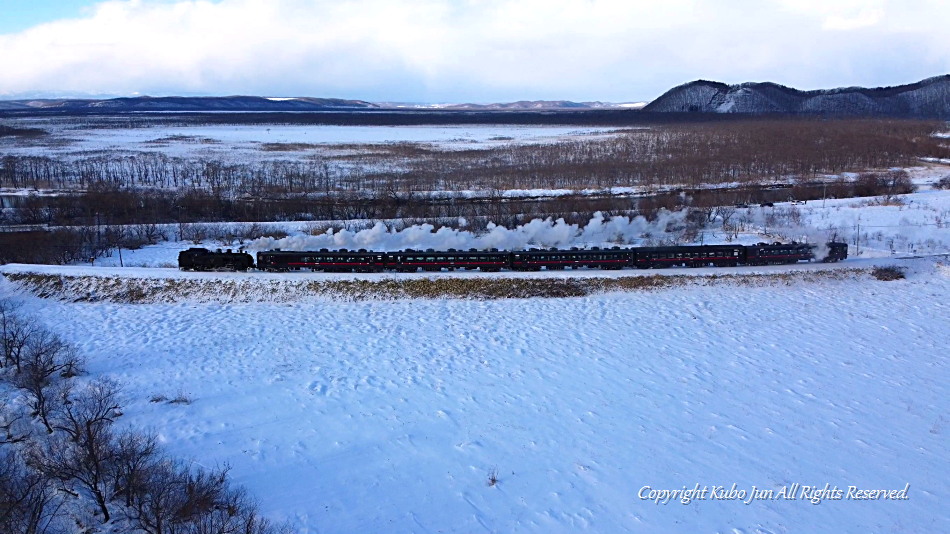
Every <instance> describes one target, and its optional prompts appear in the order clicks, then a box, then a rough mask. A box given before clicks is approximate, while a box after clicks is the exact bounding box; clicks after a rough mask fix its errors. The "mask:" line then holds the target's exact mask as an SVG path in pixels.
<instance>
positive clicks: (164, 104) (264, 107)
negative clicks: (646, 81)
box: [0, 75, 950, 120]
mask: <svg viewBox="0 0 950 534" xmlns="http://www.w3.org/2000/svg"><path fill="white" fill-rule="evenodd" d="M641 109H642V111H644V112H654V113H740V114H790V115H819V116H869V117H906V118H938V119H948V120H950V75H944V76H937V77H934V78H928V79H926V80H923V81H920V82H917V83H912V84H908V85H899V86H895V87H879V88H873V89H868V88H863V87H846V88H840V89H825V90H817V91H800V90H798V89H793V88H791V87H785V86H783V85H779V84H776V83H771V82H762V83H742V84H738V85H727V84H724V83H720V82H712V81H707V80H697V81H694V82H690V83H687V84H683V85H680V86H678V87H674V88H673V89H670V90H669V91H667V92H666V93H664V94H663V95H661V96H660V97H659V98H657V99H656V100H654V101H653V102H650V103H649V104H644V103H642V102H631V103H620V104H615V103H608V102H571V101H569V100H532V101H518V102H507V103H495V104H405V103H392V102H377V103H373V102H366V101H363V100H344V99H339V98H308V97H301V98H266V97H259V96H224V97H180V96H170V97H149V96H142V97H129V98H107V99H96V98H79V99H69V98H63V99H25V100H0V111H23V112H27V113H29V112H31V111H39V112H42V111H60V112H66V113H69V112H76V113H90V112H93V113H95V112H100V113H101V112H106V113H108V112H130V111H165V112H175V111H205V112H215V111H231V112H235V111H255V112H267V111H369V110H418V111H427V110H428V111H441V110H448V111H452V110H458V111H525V112H527V111H544V110H552V111H573V110H577V111H583V110H608V111H609V110H641Z"/></svg>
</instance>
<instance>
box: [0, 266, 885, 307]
mask: <svg viewBox="0 0 950 534" xmlns="http://www.w3.org/2000/svg"><path fill="white" fill-rule="evenodd" d="M868 273H869V270H867V269H829V270H803V271H787V272H782V273H775V274H712V275H706V276H693V275H685V274H684V275H660V274H654V275H641V276H620V277H611V278H601V277H584V276H577V277H541V278H518V277H504V276H480V277H431V278H416V277H413V278H398V277H391V276H380V277H379V278H374V279H355V280H350V279H331V280H314V279H313V278H292V277H288V278H284V279H273V278H261V277H256V276H254V275H248V277H246V278H237V279H235V278H218V277H208V278H165V279H163V278H134V277H118V276H69V275H61V274H40V273H6V274H4V276H6V277H7V278H8V279H9V280H10V281H12V282H14V283H16V284H18V285H20V286H22V287H23V288H25V289H26V290H28V291H30V292H32V293H33V294H35V295H37V296H39V297H42V298H48V299H56V300H64V301H69V302H113V303H123V304H146V303H167V302H182V301H188V300H194V301H207V302H292V301H298V300H304V299H308V298H322V299H330V300H342V301H366V300H404V299H443V298H449V299H472V300H497V299H510V298H565V297H586V296H591V295H596V294H602V293H613V292H630V291H656V290H663V289H670V288H675V287H683V286H687V285H701V286H713V285H733V286H749V287H762V286H788V285H793V284H810V283H817V282H821V281H828V280H851V279H855V278H858V277H861V276H867V275H868Z"/></svg>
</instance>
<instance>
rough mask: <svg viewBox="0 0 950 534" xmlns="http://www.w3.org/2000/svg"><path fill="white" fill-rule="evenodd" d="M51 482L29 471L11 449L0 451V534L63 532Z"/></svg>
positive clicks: (61, 511)
mask: <svg viewBox="0 0 950 534" xmlns="http://www.w3.org/2000/svg"><path fill="white" fill-rule="evenodd" d="M63 515H64V514H63V509H62V500H61V499H60V498H59V496H58V495H57V493H56V487H55V485H54V484H53V480H51V479H50V478H49V477H47V476H45V475H43V474H42V473H40V472H37V471H35V470H33V469H31V468H30V467H29V466H27V465H26V463H25V462H24V461H23V459H22V458H21V457H20V455H19V454H17V453H16V452H15V451H13V450H0V532H4V533H9V534H21V533H22V534H55V533H60V532H66V529H65V525H64V524H63V522H62V519H63Z"/></svg>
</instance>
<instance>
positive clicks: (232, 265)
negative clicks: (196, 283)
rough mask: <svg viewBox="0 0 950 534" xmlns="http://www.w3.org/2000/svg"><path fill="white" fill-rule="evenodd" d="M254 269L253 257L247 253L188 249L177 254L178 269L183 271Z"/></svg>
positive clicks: (229, 250) (228, 250)
mask: <svg viewBox="0 0 950 534" xmlns="http://www.w3.org/2000/svg"><path fill="white" fill-rule="evenodd" d="M253 267H254V257H253V256H251V255H250V254H248V253H247V252H231V249H227V250H226V251H224V252H222V251H221V249H217V250H215V251H213V252H212V251H210V250H208V249H206V248H190V249H188V250H183V251H181V252H179V253H178V268H179V269H181V270H183V271H246V270H248V269H251V268H253Z"/></svg>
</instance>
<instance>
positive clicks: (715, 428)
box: [0, 260, 950, 533]
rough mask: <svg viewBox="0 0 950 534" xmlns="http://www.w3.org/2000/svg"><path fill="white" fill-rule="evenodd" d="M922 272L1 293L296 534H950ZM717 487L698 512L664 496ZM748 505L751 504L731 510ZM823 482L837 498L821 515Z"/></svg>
mask: <svg viewBox="0 0 950 534" xmlns="http://www.w3.org/2000/svg"><path fill="white" fill-rule="evenodd" d="M907 265H908V267H909V270H908V278H907V279H906V280H900V281H894V282H881V281H877V280H874V279H872V278H869V277H860V278H857V279H845V280H841V279H831V280H817V281H814V282H813V283H807V284H806V283H791V284H789V285H786V284H766V285H764V286H760V285H755V284H735V283H722V284H710V285H702V284H687V285H682V286H676V287H669V288H663V289H660V290H656V291H649V292H626V293H620V292H611V293H604V294H596V295H591V296H587V297H583V298H550V299H503V300H467V299H407V300H396V301H339V300H328V299H318V300H299V301H295V302H291V303H274V302H254V303H221V302H199V301H196V300H185V301H183V302H178V303H159V304H136V305H129V304H113V303H105V302H96V303H90V302H80V303H76V302H67V301H64V300H57V299H41V298H37V297H35V296H32V295H30V294H29V293H25V292H23V291H21V290H19V289H18V286H17V285H15V284H14V283H12V282H10V281H9V280H0V296H6V297H11V298H16V299H18V300H22V301H23V304H24V306H23V310H24V312H28V313H31V314H32V315H34V316H35V317H36V318H37V319H38V320H39V321H40V323H41V324H42V325H44V326H46V327H48V328H50V329H52V330H54V331H56V332H58V333H59V334H61V335H63V336H64V337H66V338H67V339H69V340H70V341H72V342H74V343H75V344H76V345H77V346H78V347H79V349H80V350H81V352H82V353H83V354H84V355H85V356H86V357H87V358H88V360H89V371H90V375H91V376H90V377H87V378H95V377H100V376H109V377H112V378H114V379H117V380H119V381H120V382H122V383H123V384H125V392H126V393H125V396H126V399H125V402H124V403H123V405H124V407H125V410H124V411H125V415H124V416H123V417H122V419H121V420H120V421H121V422H122V423H124V424H128V425H133V426H136V427H139V428H147V429H153V430H155V431H156V432H157V433H158V434H159V436H160V439H161V441H162V442H163V443H164V446H165V447H167V449H168V450H169V451H171V452H172V453H174V454H176V455H180V456H183V457H187V458H193V459H194V461H195V462H198V463H200V464H202V465H206V466H211V465H220V464H222V463H228V464H229V465H231V466H232V474H233V475H235V478H236V480H237V481H238V482H239V483H242V484H245V485H247V487H248V489H249V490H250V491H251V493H252V494H254V495H256V496H257V497H258V498H259V499H260V500H261V504H262V509H263V511H264V512H265V513H267V514H268V515H269V516H271V517H273V518H274V519H287V520H289V521H290V522H291V523H292V524H293V525H294V526H295V528H296V529H297V530H298V531H299V532H302V533H313V532H326V533H337V532H339V533H348V532H539V533H540V532H544V533H549V532H576V531H587V532H643V533H655V532H671V533H676V532H683V533H686V532H689V533H719V532H732V533H753V532H756V533H785V532H819V531H821V532H855V533H857V532H901V533H905V532H940V531H944V530H945V527H946V525H947V524H948V523H950V515H948V512H947V508H946V506H943V505H942V504H941V503H943V502H946V500H947V499H948V498H950V494H948V492H947V484H946V480H947V478H948V476H950V464H948V462H947V461H946V459H947V457H948V455H950V450H948V440H947V433H948V432H950V413H948V405H947V399H948V398H950V390H948V389H950V388H948V384H950V373H948V366H947V356H946V355H947V347H948V346H950V334H948V333H947V328H946V326H947V324H950V308H948V304H947V303H948V302H950V269H948V267H947V266H946V265H942V264H940V263H939V262H936V261H934V260H914V261H913V262H908V263H907ZM16 269H17V268H15V267H12V266H8V267H6V268H5V273H7V274H9V273H10V271H11V270H16ZM126 271H128V270H126ZM149 271H155V270H154V269H152V270H149ZM718 271H722V270H717V272H718ZM237 276H238V275H224V276H220V275H211V276H210V277H206V278H205V279H206V280H225V281H226V280H229V279H233V278H235V277H237ZM284 276H285V277H289V276H288V275H284ZM199 278H200V277H194V276H192V275H190V274H189V275H187V276H184V275H183V276H181V277H179V278H177V279H180V280H181V279H199ZM349 278H350V279H353V278H358V277H357V276H356V275H352V276H350V277H349ZM418 278H423V277H421V276H420V277H418ZM608 278H609V277H608ZM179 395H180V396H183V397H185V398H187V399H189V400H190V403H177V404H171V403H167V402H150V399H155V398H161V397H162V396H165V397H168V398H171V397H177V396H179ZM493 473H494V474H495V476H496V482H495V483H494V484H493V485H492V484H490V482H489V480H490V478H492V477H491V474H493ZM697 484H698V485H699V488H700V490H702V489H703V488H704V487H705V488H706V489H707V490H710V491H707V493H706V494H705V496H704V497H703V496H696V498H694V499H693V500H692V501H691V502H689V503H688V504H683V502H682V499H674V500H673V501H672V502H669V503H667V504H663V503H662V501H661V503H660V504H657V503H656V502H654V500H653V499H652V498H651V496H650V493H649V491H650V490H651V489H655V490H681V489H684V488H685V489H693V488H694V487H696V485H697ZM733 484H735V485H736V491H737V492H738V491H744V492H746V493H745V498H744V499H738V500H726V499H722V498H714V497H713V494H712V493H711V490H713V489H714V487H718V486H722V487H724V489H725V490H729V489H730V488H731V487H732V485H733ZM795 484H801V485H803V486H807V487H808V488H804V489H803V486H795ZM826 484H828V488H829V489H834V488H835V487H837V488H838V489H840V490H842V492H841V494H837V493H835V492H833V491H829V492H828V494H826V495H824V497H825V498H823V499H818V500H817V503H813V502H812V501H811V500H809V499H808V498H807V496H810V497H812V498H815V497H816V496H820V495H821V494H819V493H818V492H817V491H812V490H811V489H810V488H812V487H817V488H818V489H823V488H825V485H826ZM908 485H909V486H908ZM753 486H754V487H756V488H757V489H764V490H771V491H773V492H774V494H775V495H778V494H779V492H781V491H782V490H783V489H784V490H786V493H791V496H792V497H794V499H782V498H772V499H766V498H757V499H750V496H751V495H750V493H749V492H750V491H751V490H752V488H753ZM849 486H854V487H855V489H856V490H865V489H886V490H901V489H904V488H905V487H907V488H908V491H907V493H906V496H907V499H906V500H856V499H854V498H851V497H849V496H848V492H849ZM647 487H649V488H647ZM716 495H717V496H718V497H721V496H722V494H721V493H717V494H716ZM744 501H748V504H746V503H745V502H744ZM941 525H942V526H941Z"/></svg>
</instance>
